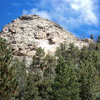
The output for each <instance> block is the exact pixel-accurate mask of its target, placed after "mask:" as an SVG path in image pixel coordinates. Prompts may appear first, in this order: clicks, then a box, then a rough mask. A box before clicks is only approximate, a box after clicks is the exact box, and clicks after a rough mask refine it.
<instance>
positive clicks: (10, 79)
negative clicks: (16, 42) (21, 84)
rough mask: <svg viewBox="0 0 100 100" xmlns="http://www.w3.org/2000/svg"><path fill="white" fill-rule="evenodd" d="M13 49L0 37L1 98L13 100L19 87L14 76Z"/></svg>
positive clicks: (1, 99)
mask: <svg viewBox="0 0 100 100" xmlns="http://www.w3.org/2000/svg"><path fill="white" fill-rule="evenodd" d="M11 62H12V54H11V50H10V49H9V48H8V46H7V44H6V41H5V40H3V39H2V38H0V100H11V98H12V97H13V96H14V94H15V92H16V88H17V82H16V80H15V77H14V70H13V66H14V65H13V64H11Z"/></svg>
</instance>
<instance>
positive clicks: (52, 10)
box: [23, 0, 98, 29]
mask: <svg viewBox="0 0 100 100" xmlns="http://www.w3.org/2000/svg"><path fill="white" fill-rule="evenodd" d="M96 1H97V0H41V1H40V2H39V3H38V4H37V5H36V7H37V8H32V9H31V10H29V11H27V10H23V14H38V15H40V16H42V17H44V18H48V19H51V20H55V21H56V22H58V23H59V24H61V25H62V26H64V27H66V28H68V29H69V28H70V26H71V28H75V27H79V26H80V25H82V24H85V25H97V24H98V18H97V16H96V12H95V10H96V9H97V8H96ZM39 9H41V10H39ZM42 9H43V10H42Z"/></svg>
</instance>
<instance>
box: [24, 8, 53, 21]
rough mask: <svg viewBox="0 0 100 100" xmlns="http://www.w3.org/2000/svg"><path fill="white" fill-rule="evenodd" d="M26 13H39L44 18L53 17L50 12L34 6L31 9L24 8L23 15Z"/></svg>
mask: <svg viewBox="0 0 100 100" xmlns="http://www.w3.org/2000/svg"><path fill="white" fill-rule="evenodd" d="M24 14H37V15H39V16H41V17H43V18H47V19H51V17H50V15H49V13H48V12H47V11H43V10H42V11H40V10H38V9H35V8H32V9H31V10H30V11H27V10H23V15H24Z"/></svg>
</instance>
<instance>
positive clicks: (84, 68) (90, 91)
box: [79, 47, 96, 100]
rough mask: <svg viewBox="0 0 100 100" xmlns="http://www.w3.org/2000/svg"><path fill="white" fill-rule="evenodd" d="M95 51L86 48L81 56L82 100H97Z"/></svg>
mask: <svg viewBox="0 0 100 100" xmlns="http://www.w3.org/2000/svg"><path fill="white" fill-rule="evenodd" d="M93 54H94V53H93V51H89V49H88V48H87V47H84V48H83V49H82V51H81V55H80V66H79V68H80V80H79V82H80V89H81V91H80V97H81V100H95V93H94V91H95V78H96V69H95V66H94V62H93V56H94V55H93Z"/></svg>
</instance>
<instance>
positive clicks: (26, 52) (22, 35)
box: [0, 15, 88, 58]
mask: <svg viewBox="0 0 100 100" xmlns="http://www.w3.org/2000/svg"><path fill="white" fill-rule="evenodd" d="M0 37H3V38H5V39H6V40H7V43H8V45H11V47H12V48H13V54H14V55H15V56H26V57H30V58H31V57H32V56H33V55H34V54H35V49H36V48H38V47H42V48H43V49H44V51H45V53H50V54H54V52H55V51H56V48H57V47H58V46H59V44H61V43H64V42H65V43H67V44H69V43H74V45H75V46H78V47H79V48H81V47H82V46H84V45H86V46H87V45H88V43H86V42H83V41H81V40H79V39H77V38H76V37H75V36H74V35H72V34H71V33H69V32H67V31H65V30H64V29H63V28H62V27H60V26H59V25H58V24H56V23H54V22H51V21H49V20H47V19H43V18H41V17H39V16H37V15H23V16H21V17H19V18H17V19H15V20H14V21H12V22H11V23H10V24H8V25H6V26H5V27H4V28H3V30H2V32H1V34H0Z"/></svg>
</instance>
